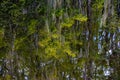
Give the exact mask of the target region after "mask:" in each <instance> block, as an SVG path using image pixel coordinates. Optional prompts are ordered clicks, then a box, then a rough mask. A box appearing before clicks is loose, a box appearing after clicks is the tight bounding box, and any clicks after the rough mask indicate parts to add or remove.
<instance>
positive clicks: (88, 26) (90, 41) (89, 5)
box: [86, 0, 92, 80]
mask: <svg viewBox="0 0 120 80" xmlns="http://www.w3.org/2000/svg"><path fill="white" fill-rule="evenodd" d="M91 2H92V0H87V17H88V21H87V32H88V44H87V54H86V57H87V58H88V60H87V75H88V77H87V80H92V74H91V72H92V70H91V69H92V60H91V54H90V52H91V49H90V48H91V45H92V25H91V24H92V20H91V19H92V18H91V17H92V10H91Z"/></svg>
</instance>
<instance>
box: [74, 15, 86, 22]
mask: <svg viewBox="0 0 120 80" xmlns="http://www.w3.org/2000/svg"><path fill="white" fill-rule="evenodd" d="M73 19H74V20H77V21H80V22H86V21H87V17H86V16H83V15H82V14H78V15H75V16H74V17H73Z"/></svg>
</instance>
